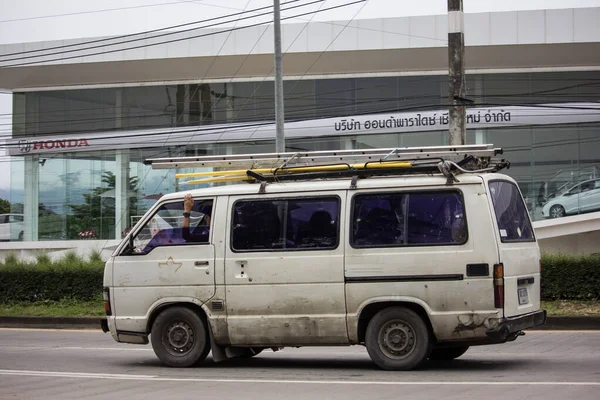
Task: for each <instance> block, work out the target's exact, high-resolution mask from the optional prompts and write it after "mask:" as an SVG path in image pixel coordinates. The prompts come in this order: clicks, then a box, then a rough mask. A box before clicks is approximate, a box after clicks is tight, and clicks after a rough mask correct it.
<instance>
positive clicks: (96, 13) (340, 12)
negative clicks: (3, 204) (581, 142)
mask: <svg viewBox="0 0 600 400" xmlns="http://www.w3.org/2000/svg"><path fill="white" fill-rule="evenodd" d="M285 1H287V0H282V3H285ZM310 1H311V0H303V2H310ZM350 1H352V0H326V1H325V2H323V4H321V3H318V4H315V5H313V6H311V7H307V8H306V10H307V11H310V10H317V9H318V8H319V7H323V8H327V7H331V6H335V5H338V4H342V3H348V2H350ZM271 4H272V0H127V1H126V2H125V1H123V0H102V1H90V0H85V1H82V0H53V1H48V0H19V1H15V0H0V44H5V43H22V42H35V41H47V40H62V39H72V38H89V37H97V36H111V35H122V34H130V33H135V32H140V31H146V30H151V29H157V28H162V27H165V26H170V25H177V24H182V23H186V22H192V21H196V20H201V19H208V18H213V17H219V16H223V15H226V14H230V13H235V12H240V11H243V10H244V9H246V10H247V9H254V8H259V7H264V6H269V5H271ZM463 4H464V11H465V12H467V13H480V12H498V11H519V10H536V9H555V8H583V7H600V0H463ZM446 12H447V0H419V1H411V0H369V1H367V2H366V3H359V4H356V5H352V6H349V7H347V8H342V9H337V10H335V11H331V12H325V13H322V14H318V15H317V16H315V17H314V18H313V20H314V21H331V20H348V19H352V18H354V19H368V18H382V17H404V16H417V15H438V14H445V13H446ZM282 17H285V13H284V12H282ZM306 18H310V17H306ZM290 22H301V21H300V20H296V21H294V20H290ZM11 112H12V100H11V96H10V94H7V93H6V91H4V90H1V88H0V124H7V123H10V122H11V118H10V113H11ZM2 126H8V125H2ZM2 135H3V134H0V141H1V140H2ZM9 165H10V164H9V162H8V158H7V156H5V155H4V154H3V150H2V149H0V198H7V195H6V194H7V193H8V188H9V187H10V174H9V173H8V170H7V169H8V166H9Z"/></svg>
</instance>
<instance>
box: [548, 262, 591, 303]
mask: <svg viewBox="0 0 600 400" xmlns="http://www.w3.org/2000/svg"><path fill="white" fill-rule="evenodd" d="M542 298H543V299H553V300H554V299H562V300H596V299H600V255H590V256H569V255H549V254H545V255H544V256H542Z"/></svg>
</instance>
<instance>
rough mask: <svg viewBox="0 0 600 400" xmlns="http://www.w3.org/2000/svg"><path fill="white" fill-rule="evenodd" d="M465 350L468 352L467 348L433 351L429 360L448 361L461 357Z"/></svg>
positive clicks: (448, 348) (446, 348)
mask: <svg viewBox="0 0 600 400" xmlns="http://www.w3.org/2000/svg"><path fill="white" fill-rule="evenodd" d="M467 350H469V346H460V347H445V348H440V349H433V350H432V351H431V355H430V356H429V359H430V360H434V361H450V360H454V359H455V358H458V357H460V356H462V355H463V354H465V353H466V352H467Z"/></svg>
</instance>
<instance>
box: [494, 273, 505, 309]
mask: <svg viewBox="0 0 600 400" xmlns="http://www.w3.org/2000/svg"><path fill="white" fill-rule="evenodd" d="M494 307H496V308H504V264H496V265H494Z"/></svg>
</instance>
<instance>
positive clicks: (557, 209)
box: [549, 204, 567, 218]
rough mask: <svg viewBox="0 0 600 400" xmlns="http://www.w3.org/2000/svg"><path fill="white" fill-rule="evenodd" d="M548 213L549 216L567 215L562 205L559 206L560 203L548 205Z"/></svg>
mask: <svg viewBox="0 0 600 400" xmlns="http://www.w3.org/2000/svg"><path fill="white" fill-rule="evenodd" d="M549 214H550V218H560V217H564V216H565V215H567V213H566V212H565V208H564V207H563V206H561V205H560V204H557V205H554V206H552V207H550V212H549Z"/></svg>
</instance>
